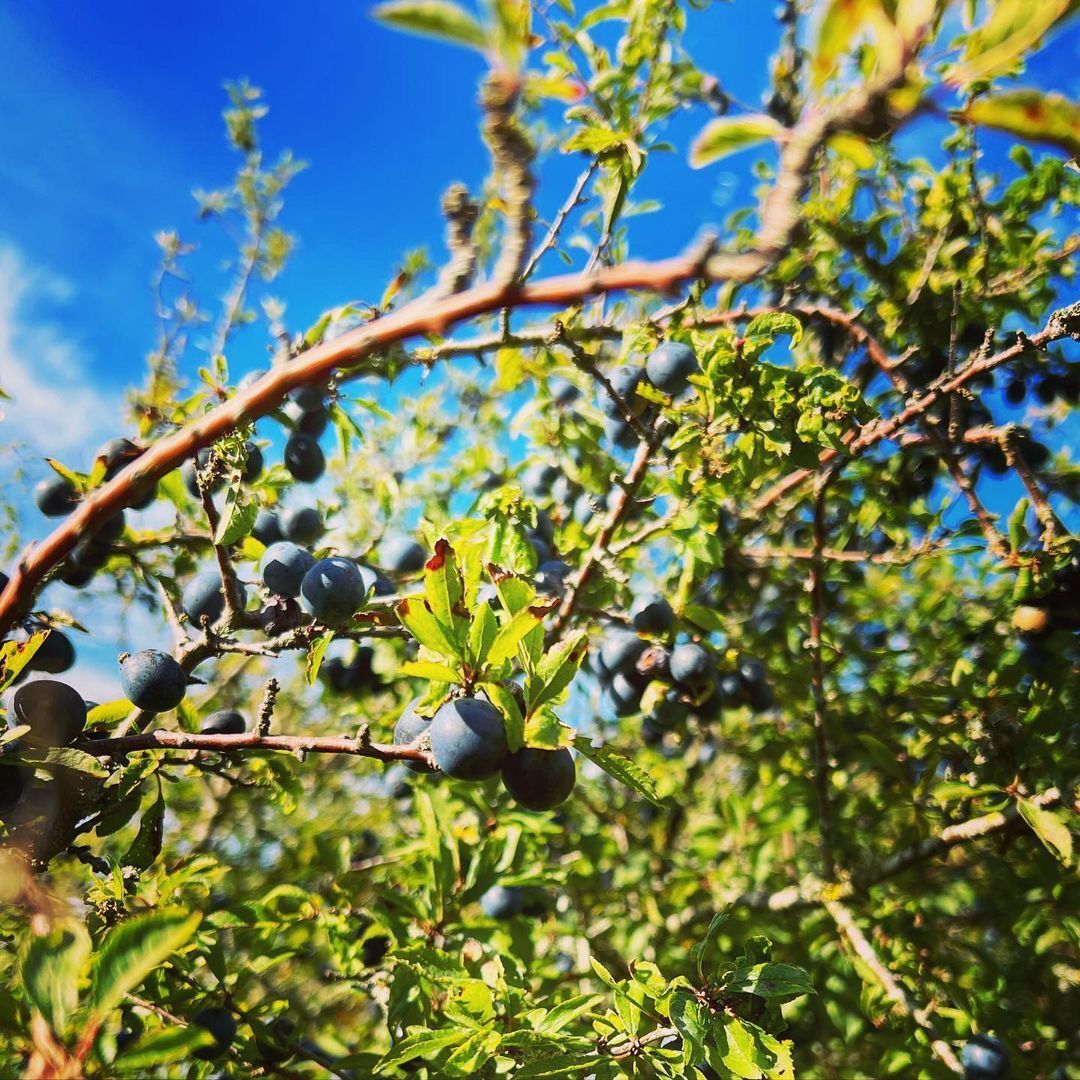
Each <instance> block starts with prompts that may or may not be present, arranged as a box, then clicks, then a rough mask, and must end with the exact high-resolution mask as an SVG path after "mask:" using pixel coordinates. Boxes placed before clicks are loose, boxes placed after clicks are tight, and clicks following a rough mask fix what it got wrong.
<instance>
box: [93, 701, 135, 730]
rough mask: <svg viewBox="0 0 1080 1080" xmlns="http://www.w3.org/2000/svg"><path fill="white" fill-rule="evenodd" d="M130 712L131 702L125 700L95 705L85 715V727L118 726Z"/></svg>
mask: <svg viewBox="0 0 1080 1080" xmlns="http://www.w3.org/2000/svg"><path fill="white" fill-rule="evenodd" d="M130 712H131V702H130V701H128V699H127V698H117V699H116V700H115V701H106V702H105V703H104V704H103V705H95V706H94V707H93V708H92V709H91V710H90V711H89V712H88V713H87V714H86V726H87V727H113V726H114V725H115V724H119V723H120V721H121V720H123V719H124V717H126V716H127V715H128V713H130Z"/></svg>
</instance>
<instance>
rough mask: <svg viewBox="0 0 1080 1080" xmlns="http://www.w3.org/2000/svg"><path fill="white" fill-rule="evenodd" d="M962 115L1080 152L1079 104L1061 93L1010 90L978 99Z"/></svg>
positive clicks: (1018, 134)
mask: <svg viewBox="0 0 1080 1080" xmlns="http://www.w3.org/2000/svg"><path fill="white" fill-rule="evenodd" d="M961 115H962V116H963V118H964V119H966V120H969V121H971V122H972V123H974V124H980V125H981V126H982V127H991V128H996V129H997V130H998V131H1007V132H1008V133H1009V134H1010V135H1016V136H1017V137H1018V138H1021V139H1028V140H1030V141H1031V142H1046V143H1053V144H1054V145H1056V146H1060V147H1061V148H1062V149H1063V150H1064V151H1065V152H1066V153H1068V154H1070V155H1072V156H1074V157H1075V156H1077V155H1080V105H1077V103H1076V102H1075V101H1070V100H1069V99H1068V98H1066V97H1065V96H1064V95H1062V94H1052V93H1046V94H1044V93H1043V92H1042V91H1040V90H1030V89H1021V90H1009V91H1006V92H1004V93H1001V94H990V95H988V96H986V97H978V98H975V100H974V101H972V102H971V104H970V105H969V106H968V107H967V109H965V110H964V112H963V113H962V114H961Z"/></svg>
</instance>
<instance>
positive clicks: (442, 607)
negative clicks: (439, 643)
mask: <svg viewBox="0 0 1080 1080" xmlns="http://www.w3.org/2000/svg"><path fill="white" fill-rule="evenodd" d="M424 595H425V596H426V597H427V602H428V608H429V610H430V611H431V614H432V615H434V616H435V620H436V621H437V622H438V623H439V625H440V626H442V628H443V630H444V631H445V634H446V637H447V640H448V641H449V643H450V644H451V646H452V648H453V655H454V656H456V657H458V658H459V659H460V658H461V657H462V656H463V655H464V646H465V641H466V639H467V634H468V615H467V612H466V611H465V607H464V604H463V603H462V601H463V598H464V588H463V586H462V583H461V572H460V571H459V570H458V565H457V556H456V554H455V552H454V549H453V548H452V547H451V546H450V543H449V541H447V540H445V539H439V540H437V541H436V542H435V553H434V554H433V555H432V556H431V558H430V559H428V561H427V563H426V564H425V566H424Z"/></svg>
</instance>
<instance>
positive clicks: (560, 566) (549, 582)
mask: <svg viewBox="0 0 1080 1080" xmlns="http://www.w3.org/2000/svg"><path fill="white" fill-rule="evenodd" d="M570 572H571V571H570V567H569V566H567V565H566V563H564V562H563V561H562V560H561V559H550V560H549V561H548V562H545V563H541V564H540V568H539V569H538V570H537V571H536V577H535V578H534V579H533V583H534V584H535V585H536V591H537V592H539V593H547V594H548V595H550V596H561V595H562V594H563V593H564V592H565V591H566V579H567V578H568V577H569V576H570Z"/></svg>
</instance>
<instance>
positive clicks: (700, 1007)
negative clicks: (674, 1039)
mask: <svg viewBox="0 0 1080 1080" xmlns="http://www.w3.org/2000/svg"><path fill="white" fill-rule="evenodd" d="M668 1015H669V1016H670V1018H671V1022H672V1023H673V1024H674V1025H675V1027H676V1028H677V1029H678V1032H679V1034H680V1035H681V1036H682V1038H683V1064H688V1063H689V1062H690V1061H692V1060H700V1058H701V1054H702V1051H703V1050H704V1048H705V1044H706V1043H707V1042H708V1041H709V1033H710V1032H711V1030H712V1017H711V1016H710V1014H709V1010H708V1008H707V1007H706V1006H705V1005H704V1004H703V1003H702V1002H701V1001H699V1000H698V999H697V998H696V997H694V996H693V995H692V994H691V993H690V992H689V991H688V990H679V991H677V992H676V993H675V994H674V996H673V997H672V999H671V1004H670V1006H669V1007H668Z"/></svg>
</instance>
